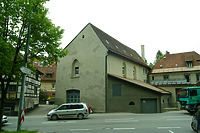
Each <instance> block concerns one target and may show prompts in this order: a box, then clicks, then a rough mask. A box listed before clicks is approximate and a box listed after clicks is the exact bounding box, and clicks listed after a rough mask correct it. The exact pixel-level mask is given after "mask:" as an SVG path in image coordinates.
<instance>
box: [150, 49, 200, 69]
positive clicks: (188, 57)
mask: <svg viewBox="0 0 200 133" xmlns="http://www.w3.org/2000/svg"><path fill="white" fill-rule="evenodd" d="M187 61H192V62H193V67H191V68H188V67H187V66H186V62H187ZM196 70H200V55H199V54H198V53H196V52H194V51H193V52H185V53H178V54H166V55H165V56H163V57H162V58H161V59H160V60H159V61H158V62H157V63H156V64H155V65H154V67H153V68H152V73H164V72H180V71H196Z"/></svg>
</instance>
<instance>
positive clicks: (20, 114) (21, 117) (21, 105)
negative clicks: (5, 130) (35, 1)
mask: <svg viewBox="0 0 200 133" xmlns="http://www.w3.org/2000/svg"><path fill="white" fill-rule="evenodd" d="M32 10H33V9H32ZM32 10H31V12H30V16H31V13H32ZM30 18H31V17H30ZM30 31H31V24H30V21H29V24H28V33H27V41H26V48H25V57H24V67H21V68H20V70H21V71H22V83H21V94H20V101H19V112H18V122H17V131H20V130H21V124H22V120H23V121H24V111H25V110H24V90H25V82H26V74H30V70H29V69H28V68H27V61H28V49H29V38H30Z"/></svg>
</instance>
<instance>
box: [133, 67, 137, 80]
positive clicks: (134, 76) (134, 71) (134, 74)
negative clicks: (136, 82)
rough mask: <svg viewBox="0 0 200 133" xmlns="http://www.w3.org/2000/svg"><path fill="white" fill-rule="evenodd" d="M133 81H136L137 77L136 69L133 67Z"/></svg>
mask: <svg viewBox="0 0 200 133" xmlns="http://www.w3.org/2000/svg"><path fill="white" fill-rule="evenodd" d="M133 79H137V77H136V67H135V66H134V67H133Z"/></svg>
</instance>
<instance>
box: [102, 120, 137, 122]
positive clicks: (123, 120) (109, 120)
mask: <svg viewBox="0 0 200 133" xmlns="http://www.w3.org/2000/svg"><path fill="white" fill-rule="evenodd" d="M137 121H138V120H120V121H113V120H106V121H105V122H137Z"/></svg>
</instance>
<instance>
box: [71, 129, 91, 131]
mask: <svg viewBox="0 0 200 133" xmlns="http://www.w3.org/2000/svg"><path fill="white" fill-rule="evenodd" d="M89 130H91V129H70V131H89Z"/></svg>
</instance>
